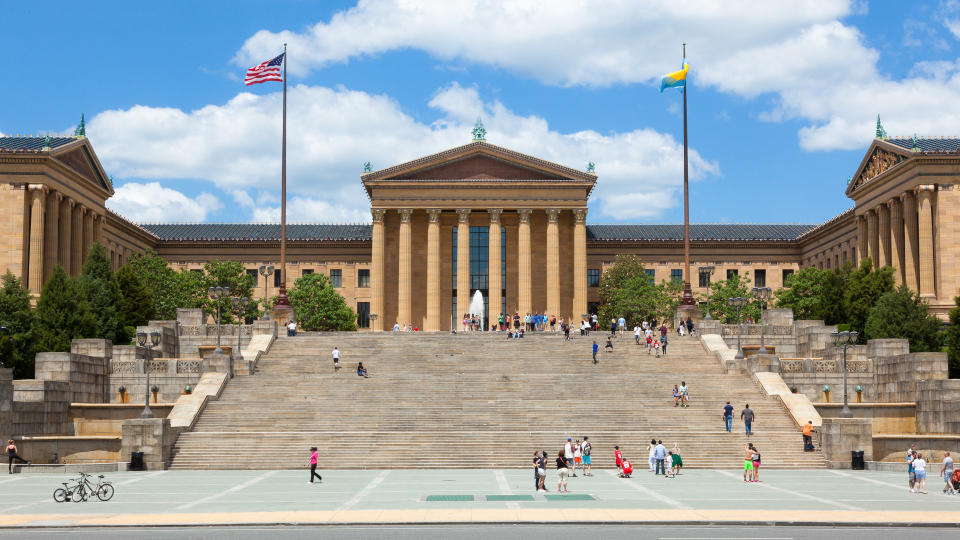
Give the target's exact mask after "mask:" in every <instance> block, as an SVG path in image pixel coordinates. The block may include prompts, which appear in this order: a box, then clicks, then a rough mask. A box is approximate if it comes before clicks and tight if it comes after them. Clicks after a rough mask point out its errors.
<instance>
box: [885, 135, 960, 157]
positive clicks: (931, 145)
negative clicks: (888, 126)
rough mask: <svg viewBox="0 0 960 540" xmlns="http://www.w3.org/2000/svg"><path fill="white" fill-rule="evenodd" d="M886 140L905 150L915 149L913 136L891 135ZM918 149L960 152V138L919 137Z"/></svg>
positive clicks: (932, 152) (934, 152) (935, 151)
mask: <svg viewBox="0 0 960 540" xmlns="http://www.w3.org/2000/svg"><path fill="white" fill-rule="evenodd" d="M883 140H884V141H886V142H888V143H890V144H894V145H896V146H899V147H900V148H903V149H904V150H911V151H912V150H913V137H890V138H887V139H883ZM917 150H918V151H919V152H923V153H930V154H937V153H943V152H960V138H957V137H918V138H917Z"/></svg>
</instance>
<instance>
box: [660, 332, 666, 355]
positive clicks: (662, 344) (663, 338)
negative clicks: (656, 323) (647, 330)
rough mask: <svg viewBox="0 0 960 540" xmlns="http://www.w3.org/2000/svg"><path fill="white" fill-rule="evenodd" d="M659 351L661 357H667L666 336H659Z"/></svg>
mask: <svg viewBox="0 0 960 540" xmlns="http://www.w3.org/2000/svg"><path fill="white" fill-rule="evenodd" d="M660 349H661V350H662V351H663V355H664V356H666V355H667V336H660Z"/></svg>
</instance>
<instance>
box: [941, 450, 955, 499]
mask: <svg viewBox="0 0 960 540" xmlns="http://www.w3.org/2000/svg"><path fill="white" fill-rule="evenodd" d="M940 476H942V477H943V480H944V481H945V482H946V483H947V485H946V487H944V488H943V492H944V493H947V494H950V495H953V494H955V493H956V492H957V490H955V489H953V483H952V482H951V481H950V477H951V476H953V458H952V457H950V452H944V453H943V465H941V466H940Z"/></svg>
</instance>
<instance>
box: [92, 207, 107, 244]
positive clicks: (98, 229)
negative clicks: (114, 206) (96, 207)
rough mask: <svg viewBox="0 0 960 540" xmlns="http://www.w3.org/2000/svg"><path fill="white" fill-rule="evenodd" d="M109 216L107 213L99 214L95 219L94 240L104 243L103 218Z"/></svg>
mask: <svg viewBox="0 0 960 540" xmlns="http://www.w3.org/2000/svg"><path fill="white" fill-rule="evenodd" d="M106 218H107V215H106V214H97V216H96V219H94V220H93V241H94V242H100V243H101V244H102V243H103V220H105V219H106Z"/></svg>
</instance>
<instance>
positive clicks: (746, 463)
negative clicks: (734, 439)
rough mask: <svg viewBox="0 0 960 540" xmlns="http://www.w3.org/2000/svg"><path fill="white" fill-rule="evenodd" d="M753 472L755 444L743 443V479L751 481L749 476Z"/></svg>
mask: <svg viewBox="0 0 960 540" xmlns="http://www.w3.org/2000/svg"><path fill="white" fill-rule="evenodd" d="M752 473H753V445H752V444H750V443H743V481H744V482H749V480H748V477H752Z"/></svg>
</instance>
